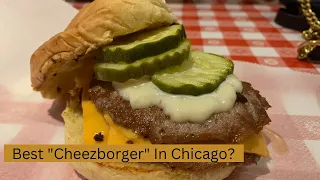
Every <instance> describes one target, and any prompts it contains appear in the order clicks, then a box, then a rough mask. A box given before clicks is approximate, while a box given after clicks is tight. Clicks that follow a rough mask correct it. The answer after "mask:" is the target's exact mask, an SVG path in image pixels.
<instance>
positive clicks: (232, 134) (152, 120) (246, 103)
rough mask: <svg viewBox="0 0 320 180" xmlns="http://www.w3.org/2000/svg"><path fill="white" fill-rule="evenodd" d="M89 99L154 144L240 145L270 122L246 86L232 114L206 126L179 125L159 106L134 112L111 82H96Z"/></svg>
mask: <svg viewBox="0 0 320 180" xmlns="http://www.w3.org/2000/svg"><path fill="white" fill-rule="evenodd" d="M89 98H90V99H91V101H92V102H93V103H94V104H95V105H96V106H97V108H98V109H100V110H101V111H104V112H107V113H108V114H109V115H110V117H111V118H112V120H113V121H114V122H115V123H117V124H119V125H121V126H123V127H125V128H129V129H132V130H134V131H135V132H137V133H139V134H141V135H142V136H143V137H145V138H148V139H149V140H150V141H151V143H153V144H180V143H183V144H191V143H193V144H194V143H199V144H200V143H201V144H203V143H210V144H217V143H240V142H242V141H243V140H244V139H245V138H247V137H249V136H251V135H254V134H257V133H258V132H260V131H261V130H262V128H263V126H264V125H266V124H268V123H269V122H270V121H271V120H270V118H269V117H268V114H267V112H266V109H268V108H269V107H270V105H269V104H268V102H267V101H266V100H265V98H263V97H262V96H261V95H260V94H259V92H258V91H257V90H254V89H253V88H252V86H251V84H249V83H246V82H243V92H242V94H238V98H237V102H236V103H235V105H234V107H233V108H232V109H231V110H229V111H227V112H222V113H217V114H213V115H212V116H211V117H210V118H208V119H207V120H206V121H205V122H203V123H192V122H185V123H177V122H175V121H172V120H170V118H169V117H168V116H167V115H165V114H164V112H163V111H162V110H161V109H160V108H159V107H157V106H152V107H149V108H145V109H132V108H131V106H130V102H128V101H126V100H124V99H123V98H122V97H121V96H120V95H119V93H118V92H117V91H116V90H114V88H113V87H112V84H111V83H110V82H95V83H94V84H93V86H92V88H90V89H89Z"/></svg>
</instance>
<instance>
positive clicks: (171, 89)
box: [152, 51, 234, 96]
mask: <svg viewBox="0 0 320 180" xmlns="http://www.w3.org/2000/svg"><path fill="white" fill-rule="evenodd" d="M233 69H234V64H233V62H232V61H231V60H229V59H226V58H224V57H222V56H219V55H216V54H211V53H205V52H201V51H191V52H190V57H189V59H188V60H186V61H185V62H184V63H183V64H182V65H181V66H172V67H168V68H166V69H164V70H162V71H159V72H157V73H155V74H154V75H153V76H152V82H153V83H154V84H155V85H156V86H157V87H159V88H160V89H161V90H162V91H164V92H167V93H171V94H185V95H193V96H197V95H201V94H206V93H210V92H212V91H214V90H215V89H216V88H217V87H218V86H219V85H220V84H221V83H222V82H223V81H224V80H225V79H226V77H227V76H228V75H229V74H232V73H233Z"/></svg>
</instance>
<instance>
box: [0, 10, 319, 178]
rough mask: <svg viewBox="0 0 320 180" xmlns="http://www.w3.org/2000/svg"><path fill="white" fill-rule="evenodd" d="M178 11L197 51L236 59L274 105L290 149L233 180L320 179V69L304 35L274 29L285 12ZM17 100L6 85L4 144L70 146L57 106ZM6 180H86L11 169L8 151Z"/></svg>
mask: <svg viewBox="0 0 320 180" xmlns="http://www.w3.org/2000/svg"><path fill="white" fill-rule="evenodd" d="M74 6H75V7H78V8H81V7H82V6H83V5H82V4H81V5H80V4H75V5H74ZM170 6H171V7H172V9H173V10H174V12H175V14H176V15H177V16H178V17H179V19H180V20H181V21H182V22H183V23H184V25H185V27H186V30H187V34H188V37H189V38H190V39H191V40H192V44H193V48H195V49H201V50H204V51H206V52H212V53H217V54H221V55H224V56H227V57H229V58H231V59H233V60H234V62H235V74H236V75H237V76H238V77H239V78H241V79H242V80H244V81H248V82H250V83H252V84H253V86H254V88H256V89H258V90H260V92H261V94H262V95H263V96H265V97H266V98H267V100H268V101H269V102H270V104H271V105H272V108H271V109H269V110H268V114H269V116H270V117H271V119H272V123H271V124H270V128H271V129H273V130H275V131H276V132H278V133H279V134H280V135H282V136H283V137H284V139H285V141H286V143H287V145H288V147H289V152H288V153H286V154H278V153H276V152H274V150H273V149H272V147H271V144H270V143H269V144H268V148H269V151H270V153H271V158H270V159H266V158H263V159H262V160H260V161H259V162H258V165H251V166H248V167H241V168H238V169H236V170H235V172H234V173H232V175H231V176H230V177H229V178H228V180H236V179H239V180H240V179H241V180H253V179H263V180H274V179H277V180H278V179H279V180H301V179H303V180H317V179H320V166H319V164H320V74H319V73H320V66H316V65H313V64H310V63H307V62H303V61H299V60H297V59H296V56H297V51H296V48H297V45H298V44H299V43H301V42H302V41H303V40H302V38H301V36H300V33H297V32H294V31H291V30H287V29H283V28H281V27H279V26H277V25H276V24H275V23H273V22H272V21H273V18H274V16H275V13H276V10H277V7H272V6H265V5H264V6H257V5H250V6H241V5H211V4H201V5H194V4H170ZM1 78H2V77H1ZM27 80H28V79H26V81H27ZM26 83H29V82H26ZM16 88H19V86H17V87H16ZM15 92H16V91H14V88H13V89H12V88H11V89H9V88H8V87H7V86H6V84H0V144H6V143H15V144H20V143H36V144H39V143H52V144H61V143H64V140H63V139H64V134H63V121H61V120H57V119H59V117H52V116H50V115H49V114H50V112H51V111H52V109H55V107H54V105H52V101H49V100H43V101H39V100H34V101H33V100H30V99H28V100H23V99H19V98H17V97H16V95H15ZM52 106H53V107H52ZM48 111H49V112H48ZM60 111H61V109H60ZM0 177H1V178H0V179H4V180H11V179H26V180H29V179H34V180H38V179H55V180H56V179H62V180H67V179H68V180H70V179H81V178H80V177H79V176H78V175H77V174H76V173H75V172H74V170H73V169H72V168H71V167H70V166H69V165H68V164H67V163H3V149H2V147H0Z"/></svg>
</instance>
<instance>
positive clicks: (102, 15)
mask: <svg viewBox="0 0 320 180" xmlns="http://www.w3.org/2000/svg"><path fill="white" fill-rule="evenodd" d="M217 53H219V52H217ZM30 61H31V64H30V65H31V82H32V87H33V89H34V90H35V91H39V92H41V94H42V96H43V97H44V98H47V99H64V100H66V102H67V107H66V109H65V110H64V112H63V113H62V116H63V118H64V121H65V142H66V143H67V144H109V145H114V144H118V145H119V144H120V145H121V144H244V151H245V154H244V162H242V163H222V162H218V163H216V162H204V163H189V162H183V163H182V162H181V163H177V162H166V163H122V162H121V163H92V162H81V163H72V166H73V167H74V168H75V169H76V171H78V172H79V173H80V174H82V175H83V176H84V177H86V178H88V179H94V180H100V179H104V180H108V179H117V180H118V179H119V180H120V179H170V180H173V179H177V180H184V179H186V180H187V179H204V180H206V179H210V180H221V179H224V178H226V177H228V176H229V175H230V173H231V172H232V171H233V170H234V169H235V168H236V167H239V166H247V165H251V164H255V163H257V161H259V159H260V158H261V157H268V155H269V153H268V150H267V148H266V143H265V140H264V138H263V135H262V134H261V131H262V129H263V127H264V126H265V125H267V124H268V123H269V122H270V121H271V120H270V118H269V117H268V114H267V112H266V110H267V109H268V108H269V107H270V105H269V104H268V102H267V101H266V100H265V98H263V97H262V96H261V95H260V94H259V91H257V90H255V89H253V87H252V86H251V84H250V83H248V82H243V81H241V80H240V79H238V78H237V76H236V75H234V74H233V71H234V68H235V67H234V64H233V62H232V61H231V60H229V59H226V58H224V57H222V56H219V55H216V54H211V53H206V52H201V51H196V50H192V47H191V43H190V40H189V39H188V38H187V36H186V33H185V29H184V26H183V24H180V23H179V22H178V21H177V19H176V18H175V16H174V15H173V13H172V11H171V10H170V9H169V8H168V6H167V4H166V3H165V2H164V1H163V0H112V1H111V0H95V1H94V2H92V3H91V4H89V5H87V6H86V7H85V8H83V9H82V10H81V11H79V13H78V14H77V15H76V16H75V17H74V18H73V19H72V21H71V22H70V24H69V25H68V26H67V27H66V29H65V30H64V31H63V32H60V33H58V34H56V35H54V36H53V37H52V38H50V39H49V40H48V41H46V42H45V43H44V44H43V45H41V46H40V47H39V48H38V49H37V50H36V51H35V52H34V53H33V55H32V57H31V60H30Z"/></svg>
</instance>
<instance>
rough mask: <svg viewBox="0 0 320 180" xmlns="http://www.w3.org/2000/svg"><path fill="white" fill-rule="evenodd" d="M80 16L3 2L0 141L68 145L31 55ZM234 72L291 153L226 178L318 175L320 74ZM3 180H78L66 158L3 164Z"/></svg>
mask: <svg viewBox="0 0 320 180" xmlns="http://www.w3.org/2000/svg"><path fill="white" fill-rule="evenodd" d="M76 13H77V10H75V9H74V8H73V7H72V6H70V5H69V4H67V3H65V2H63V1H59V0H46V1H43V0H32V1H31V0H16V1H12V0H2V1H1V2H0V49H1V53H0V57H1V58H0V143H1V144H63V143H64V129H63V119H62V117H61V112H62V111H63V109H64V107H62V106H60V105H57V103H55V102H53V101H51V100H45V99H43V98H42V97H41V95H40V93H37V92H33V91H32V88H31V82H30V56H31V54H32V53H33V52H34V51H35V50H36V49H37V48H38V47H39V46H40V45H41V44H42V43H43V42H45V41H46V40H48V39H49V38H50V37H51V36H53V35H54V34H56V33H58V32H60V31H63V30H64V28H65V27H66V26H67V24H68V23H69V22H70V21H71V19H72V18H73V17H74V15H75V14H76ZM234 63H235V72H234V73H235V74H236V75H237V76H238V77H239V78H240V79H241V80H243V81H248V82H250V83H251V84H252V85H253V87H254V88H255V89H258V90H259V91H260V93H261V95H262V96H264V97H266V98H267V100H268V102H269V103H270V105H271V106H272V108H270V109H269V110H268V114H269V116H270V118H271V119H272V122H271V123H270V125H269V128H271V129H272V130H274V131H276V132H277V133H279V134H280V135H281V136H283V138H284V140H285V141H286V143H287V146H288V149H289V151H288V152H287V153H284V154H280V153H277V152H276V151H274V149H273V148H272V143H270V142H268V149H269V151H270V156H271V157H270V158H262V159H261V160H260V161H259V162H258V164H257V165H251V166H247V167H240V168H237V169H236V170H235V171H234V172H233V173H232V174H231V176H230V177H229V178H228V179H244V180H248V179H249V180H250V179H264V180H266V179H270V180H271V179H284V180H294V179H297V180H298V179H299V180H300V179H304V180H307V179H308V180H309V179H312V180H316V179H320V171H319V163H320V76H319V75H314V74H309V73H303V72H297V71H294V70H291V69H289V68H286V67H283V68H273V67H267V66H262V65H258V64H251V63H243V62H240V61H234ZM3 157H4V154H3V146H2V145H1V146H0V177H1V178H0V179H2V180H11V179H25V180H29V179H34V180H38V179H55V180H56V179H62V180H63V179H65V180H66V179H68V180H70V179H81V177H80V176H79V175H78V174H77V173H76V172H75V171H74V170H73V169H72V168H71V166H70V165H69V164H68V163H4V162H3Z"/></svg>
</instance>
